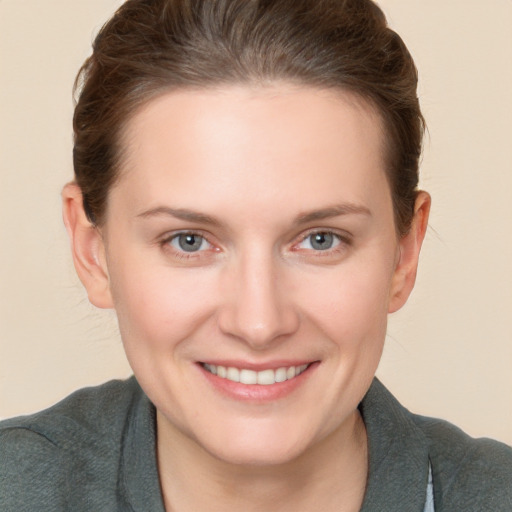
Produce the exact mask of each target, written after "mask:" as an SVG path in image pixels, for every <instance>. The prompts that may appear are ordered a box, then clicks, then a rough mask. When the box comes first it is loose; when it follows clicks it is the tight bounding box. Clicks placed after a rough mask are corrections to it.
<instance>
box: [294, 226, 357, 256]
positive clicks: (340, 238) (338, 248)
mask: <svg viewBox="0 0 512 512" xmlns="http://www.w3.org/2000/svg"><path fill="white" fill-rule="evenodd" d="M314 235H329V236H333V237H334V238H335V239H336V240H337V242H338V243H337V244H336V245H335V246H334V247H330V248H328V249H324V250H320V249H318V250H314V249H306V250H307V251H308V252H312V253H313V254H314V256H315V257H318V258H322V257H329V256H333V255H336V254H338V253H340V252H343V251H345V250H346V249H347V248H348V247H350V246H351V245H352V237H351V236H350V235H349V234H348V233H343V234H342V233H339V232H337V231H334V230H332V229H312V230H310V231H308V232H307V233H305V234H304V235H302V236H301V238H300V240H299V242H297V243H295V244H294V245H293V247H296V246H298V245H299V244H301V243H303V242H304V241H306V240H307V239H308V238H310V237H312V236H314ZM298 251H301V249H298Z"/></svg>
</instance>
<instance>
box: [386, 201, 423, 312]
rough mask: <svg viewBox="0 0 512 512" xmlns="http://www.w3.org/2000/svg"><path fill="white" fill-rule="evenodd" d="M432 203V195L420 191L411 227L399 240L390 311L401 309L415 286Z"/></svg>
mask: <svg viewBox="0 0 512 512" xmlns="http://www.w3.org/2000/svg"><path fill="white" fill-rule="evenodd" d="M430 203H431V199H430V195H429V194H428V193H427V192H423V191H420V192H418V195H417V197H416V201H415V205H414V217H413V221H412V224H411V229H410V230H409V232H408V233H407V234H405V235H404V236H402V238H401V239H400V241H399V254H398V258H397V260H398V261H397V264H396V267H395V271H394V275H393V281H392V284H391V294H390V301H389V308H388V311H389V313H393V312H395V311H397V310H398V309H400V308H401V307H402V306H403V305H404V304H405V302H406V301H407V299H408V297H409V295H410V293H411V291H412V289H413V288H414V283H415V281H416V273H417V270H418V260H419V255H420V250H421V245H422V243H423V239H424V238H425V233H426V231H427V226H428V216H429V212H430Z"/></svg>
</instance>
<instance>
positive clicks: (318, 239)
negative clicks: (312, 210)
mask: <svg viewBox="0 0 512 512" xmlns="http://www.w3.org/2000/svg"><path fill="white" fill-rule="evenodd" d="M332 242H333V236H332V235H331V234H330V233H317V234H316V235H313V237H312V240H311V246H312V247H313V248H314V249H317V250H319V251H325V250H327V249H330V248H331V246H332Z"/></svg>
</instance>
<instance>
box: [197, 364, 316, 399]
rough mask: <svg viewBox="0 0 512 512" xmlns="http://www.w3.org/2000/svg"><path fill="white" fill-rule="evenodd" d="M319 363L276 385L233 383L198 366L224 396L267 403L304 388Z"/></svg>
mask: <svg viewBox="0 0 512 512" xmlns="http://www.w3.org/2000/svg"><path fill="white" fill-rule="evenodd" d="M318 365H319V362H314V363H311V364H310V365H309V366H308V367H307V368H306V369H305V370H304V371H303V372H302V373H301V374H300V375H298V376H297V377H294V378H293V379H289V380H285V381H284V382H276V383H275V384H269V385H265V386H264V385H261V384H242V383H240V382H233V381H232V380H229V379H224V378H222V377H218V376H217V375H214V374H213V373H210V372H209V371H208V370H205V368H203V366H202V365H201V364H198V365H197V366H198V367H199V369H200V370H201V372H202V373H203V375H204V376H205V378H206V379H207V380H208V382H209V383H210V384H211V385H212V386H213V387H214V388H215V389H216V390H217V391H219V392H220V393H222V394H223V395H225V396H227V397H229V398H232V399H235V400H241V401H246V402H256V403H265V402H271V401H274V400H279V399H281V398H284V397H286V396H288V395H290V394H291V393H293V392H294V391H295V390H296V389H297V388H299V387H300V386H302V384H304V383H305V382H306V381H307V379H309V378H310V377H311V376H312V374H313V373H314V371H315V369H316V367H317V366H318Z"/></svg>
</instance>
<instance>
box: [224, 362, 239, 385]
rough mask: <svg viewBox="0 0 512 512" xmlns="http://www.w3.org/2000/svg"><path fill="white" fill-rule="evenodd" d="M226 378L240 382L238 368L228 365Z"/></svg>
mask: <svg viewBox="0 0 512 512" xmlns="http://www.w3.org/2000/svg"><path fill="white" fill-rule="evenodd" d="M226 378H227V379H228V380H232V381H233V382H240V370H239V369H238V368H233V367H231V366H230V367H229V368H228V371H227V373H226Z"/></svg>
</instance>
